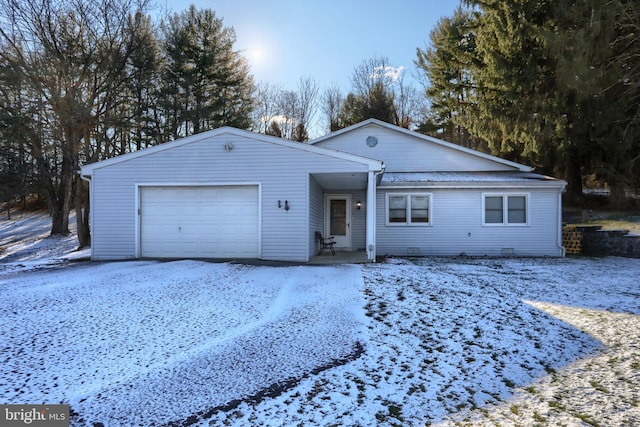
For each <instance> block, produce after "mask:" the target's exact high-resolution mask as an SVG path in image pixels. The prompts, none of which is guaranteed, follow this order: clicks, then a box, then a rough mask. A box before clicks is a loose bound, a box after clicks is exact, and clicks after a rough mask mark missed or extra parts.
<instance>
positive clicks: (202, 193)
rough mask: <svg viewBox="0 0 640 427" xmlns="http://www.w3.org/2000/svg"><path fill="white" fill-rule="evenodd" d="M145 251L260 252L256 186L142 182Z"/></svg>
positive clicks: (188, 254)
mask: <svg viewBox="0 0 640 427" xmlns="http://www.w3.org/2000/svg"><path fill="white" fill-rule="evenodd" d="M140 206H141V217H140V245H141V256H143V257H154V258H161V257H165V258H166V257H169V258H199V257H202V258H232V257H234V258H257V257H259V226H258V223H259V206H258V187H257V186H224V187H213V186H212V187H142V188H141V194H140Z"/></svg>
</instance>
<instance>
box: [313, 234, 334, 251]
mask: <svg viewBox="0 0 640 427" xmlns="http://www.w3.org/2000/svg"><path fill="white" fill-rule="evenodd" d="M316 238H317V239H318V241H319V242H320V251H319V252H318V255H322V253H323V252H324V251H326V250H330V251H331V255H335V254H336V250H335V249H333V245H335V244H336V242H335V240H334V237H333V236H330V237H327V238H324V237H322V234H321V233H320V232H319V231H316Z"/></svg>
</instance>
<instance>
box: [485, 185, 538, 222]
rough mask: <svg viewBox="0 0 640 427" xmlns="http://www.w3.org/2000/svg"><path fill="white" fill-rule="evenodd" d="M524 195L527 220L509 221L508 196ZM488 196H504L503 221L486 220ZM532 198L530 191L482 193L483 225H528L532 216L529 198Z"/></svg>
mask: <svg viewBox="0 0 640 427" xmlns="http://www.w3.org/2000/svg"><path fill="white" fill-rule="evenodd" d="M514 196H516V197H518V196H520V197H524V206H525V215H526V219H527V220H526V222H516V223H510V222H509V203H508V202H507V200H508V197H514ZM487 197H502V222H490V223H487V222H486V217H485V215H486V213H487V211H486V209H485V200H486V199H487ZM530 199H531V197H530V194H529V193H482V226H483V227H528V226H529V221H530V218H531V207H530V204H529V200H530Z"/></svg>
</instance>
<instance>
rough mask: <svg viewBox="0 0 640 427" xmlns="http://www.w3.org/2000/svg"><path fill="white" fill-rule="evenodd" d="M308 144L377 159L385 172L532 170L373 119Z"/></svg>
mask: <svg viewBox="0 0 640 427" xmlns="http://www.w3.org/2000/svg"><path fill="white" fill-rule="evenodd" d="M369 137H374V138H376V141H375V143H376V144H375V146H371V145H372V144H367V138H369ZM311 144H314V145H318V146H321V147H327V148H332V149H335V150H340V151H344V152H348V153H352V154H357V155H360V156H365V157H369V158H375V159H378V160H380V161H383V162H384V163H385V165H386V170H387V172H416V171H460V172H463V171H522V172H530V171H532V170H533V168H532V167H530V166H526V165H523V164H519V163H515V162H511V161H509V160H505V159H502V158H499V157H496V156H492V155H489V154H485V153H482V152H480V151H476V150H472V149H469V148H465V147H462V146H460V145H456V144H452V143H450V142H447V141H443V140H441V139H438V138H433V137H431V136H427V135H423V134H420V133H417V132H414V131H410V130H408V129H404V128H401V127H398V126H395V125H392V124H389V123H385V122H382V121H380V120H376V119H369V120H365V121H363V122H360V123H357V124H355V125H353V126H350V127H348V128H345V129H341V130H339V131H337V132H333V133H330V134H327V135H325V136H322V137H320V138H317V139H315V140H313V141H311Z"/></svg>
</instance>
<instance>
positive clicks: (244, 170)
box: [91, 133, 368, 261]
mask: <svg viewBox="0 0 640 427" xmlns="http://www.w3.org/2000/svg"><path fill="white" fill-rule="evenodd" d="M168 144H172V143H168ZM225 144H232V145H233V149H232V150H230V151H226V150H225V149H224V145H225ZM367 170H368V166H367V165H366V164H362V163H357V162H355V161H350V160H345V159H338V158H335V157H331V156H328V155H323V154H320V153H316V152H310V151H305V150H302V149H296V148H293V147H289V146H285V145H280V144H276V143H270V142H268V141H264V140H262V139H261V136H256V138H249V137H246V136H244V135H236V134H232V133H229V134H227V133H223V134H218V135H215V136H212V137H208V138H203V139H201V140H197V141H193V142H190V143H188V144H182V145H177V146H175V147H173V148H170V149H166V150H162V151H157V152H152V153H150V154H149V155H141V156H138V157H135V158H131V159H128V160H126V161H123V162H118V163H114V164H108V163H107V165H106V166H104V167H100V165H99V164H98V166H97V167H95V169H94V170H93V174H92V175H93V176H92V182H91V186H92V188H91V189H92V222H91V223H92V257H93V259H95V260H108V259H129V258H136V257H139V256H140V253H139V247H138V246H139V243H138V242H139V233H140V230H139V225H138V224H139V218H138V212H137V209H138V207H139V206H138V205H137V198H138V194H137V188H138V187H139V186H145V185H147V186H148V185H157V186H161V185H174V184H175V183H179V184H180V185H183V186H189V185H190V184H191V185H196V186H197V185H238V184H244V183H249V182H251V183H256V184H259V185H260V188H261V210H260V222H261V236H260V241H261V251H260V252H261V258H262V259H267V260H283V261H308V256H309V249H310V247H311V245H312V243H311V241H310V239H311V233H310V230H309V227H310V226H311V225H312V224H310V212H309V209H310V207H309V197H310V196H309V187H310V183H309V174H310V173H333V172H336V173H345V172H349V173H360V172H366V171H367ZM285 200H286V201H287V202H288V205H289V207H290V209H289V210H288V211H287V210H285V209H284V208H283V207H281V208H279V207H278V201H281V205H284V202H285Z"/></svg>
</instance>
